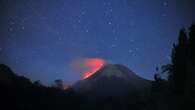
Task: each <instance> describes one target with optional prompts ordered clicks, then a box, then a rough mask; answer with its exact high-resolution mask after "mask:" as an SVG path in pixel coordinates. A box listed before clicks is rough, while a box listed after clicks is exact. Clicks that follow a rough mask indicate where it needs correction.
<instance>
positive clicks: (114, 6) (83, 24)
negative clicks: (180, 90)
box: [0, 0, 195, 84]
mask: <svg viewBox="0 0 195 110" xmlns="http://www.w3.org/2000/svg"><path fill="white" fill-rule="evenodd" d="M194 13H195V1H194V0H0V63H5V64H7V65H9V66H10V67H11V68H12V69H13V70H14V71H16V72H17V73H20V75H25V76H27V77H29V78H31V79H32V80H38V79H40V80H41V81H42V82H43V83H44V84H50V83H52V81H53V80H55V79H63V80H64V81H65V82H66V83H73V82H75V81H77V80H78V79H79V78H80V74H77V73H75V72H73V71H72V70H71V68H70V62H71V61H72V60H74V59H79V58H91V57H92V58H93V57H95V58H103V59H105V60H106V61H107V62H108V63H120V64H124V65H126V66H128V67H129V68H130V69H132V70H133V71H135V72H136V73H137V74H138V75H140V76H142V77H144V78H147V79H152V78H153V74H154V72H155V67H156V66H158V65H162V64H166V63H168V62H169V60H170V58H169V56H170V53H171V48H172V44H173V43H174V42H176V39H177V36H178V31H179V29H180V28H182V27H188V26H189V25H191V24H192V23H193V22H194V21H195V14H194Z"/></svg>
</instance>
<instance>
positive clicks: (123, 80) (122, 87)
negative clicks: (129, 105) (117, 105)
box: [73, 64, 151, 100]
mask: <svg viewBox="0 0 195 110" xmlns="http://www.w3.org/2000/svg"><path fill="white" fill-rule="evenodd" d="M150 87H151V81H149V80H146V79H143V78H141V77H139V76H138V75H136V74H135V73H134V72H133V71H131V70H130V69H128V68H127V67H125V66H123V65H120V64H107V65H105V66H104V67H102V68H101V69H100V70H99V71H97V72H96V73H95V74H94V75H92V76H91V77H89V78H87V79H84V80H80V81H78V82H77V83H76V84H74V85H73V89H74V90H75V91H76V92H78V93H80V94H82V95H84V96H85V97H86V98H89V99H91V98H94V99H95V100H97V98H99V99H101V98H107V97H123V96H124V97H126V96H127V95H128V94H129V93H138V92H142V91H145V90H147V89H149V88H150Z"/></svg>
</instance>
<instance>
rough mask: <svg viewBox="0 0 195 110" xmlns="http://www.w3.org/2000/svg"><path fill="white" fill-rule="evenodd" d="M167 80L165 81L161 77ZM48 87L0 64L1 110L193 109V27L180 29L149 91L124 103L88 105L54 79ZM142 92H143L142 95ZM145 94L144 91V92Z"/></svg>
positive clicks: (107, 100) (109, 101)
mask: <svg viewBox="0 0 195 110" xmlns="http://www.w3.org/2000/svg"><path fill="white" fill-rule="evenodd" d="M164 75H165V76H167V77H166V78H164V77H162V76H164ZM54 82H55V84H54V85H53V86H51V87H46V86H44V85H42V84H41V82H40V81H35V82H31V81H30V79H28V78H25V77H23V76H18V75H16V74H15V73H14V72H13V71H12V70H11V69H10V68H9V67H8V66H7V65H5V64H0V98H1V100H0V109H1V110H187V109H195V25H194V24H193V25H191V26H190V28H188V29H184V28H183V29H181V30H180V32H179V36H178V41H177V43H175V44H173V48H172V53H171V62H170V63H169V64H166V65H162V66H161V67H157V68H156V73H155V74H154V80H153V81H152V87H151V88H150V90H149V91H146V93H144V95H143V94H142V93H139V92H137V93H129V94H128V96H126V97H127V98H126V100H121V99H117V98H115V97H107V98H105V99H103V100H101V101H97V102H90V101H88V100H86V99H85V97H83V96H82V95H81V94H79V93H77V92H75V91H74V89H73V88H71V86H68V87H67V88H66V89H64V84H63V81H62V80H60V79H57V80H55V81H54ZM142 92H143V91H142ZM144 92H145V91H144Z"/></svg>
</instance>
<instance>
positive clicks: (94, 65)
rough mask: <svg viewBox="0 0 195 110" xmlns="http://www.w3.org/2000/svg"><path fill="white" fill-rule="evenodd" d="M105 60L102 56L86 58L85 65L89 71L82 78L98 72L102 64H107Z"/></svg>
mask: <svg viewBox="0 0 195 110" xmlns="http://www.w3.org/2000/svg"><path fill="white" fill-rule="evenodd" d="M105 63H106V62H105V60H103V59H100V58H88V59H86V60H84V66H85V67H87V68H88V69H87V71H85V73H84V74H83V77H82V79H87V78H89V77H90V76H92V75H93V74H94V73H96V72H97V71H98V70H99V69H101V68H102V66H104V65H105Z"/></svg>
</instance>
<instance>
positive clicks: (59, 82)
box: [54, 79, 64, 89]
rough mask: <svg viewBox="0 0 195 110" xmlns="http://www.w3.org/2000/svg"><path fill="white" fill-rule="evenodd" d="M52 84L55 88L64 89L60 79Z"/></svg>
mask: <svg viewBox="0 0 195 110" xmlns="http://www.w3.org/2000/svg"><path fill="white" fill-rule="evenodd" d="M54 82H55V87H56V88H59V89H64V82H63V81H62V80H61V79H57V80H55V81H54Z"/></svg>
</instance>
